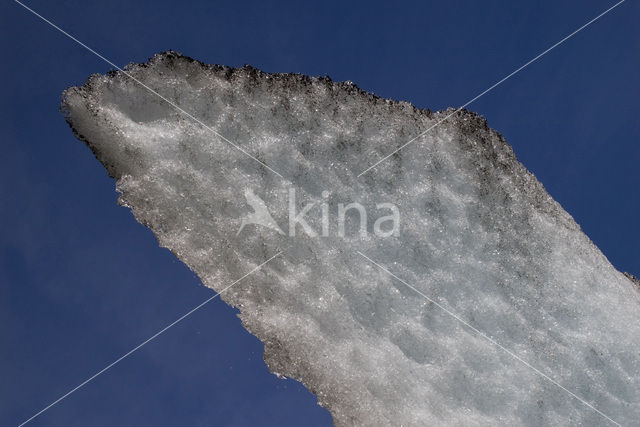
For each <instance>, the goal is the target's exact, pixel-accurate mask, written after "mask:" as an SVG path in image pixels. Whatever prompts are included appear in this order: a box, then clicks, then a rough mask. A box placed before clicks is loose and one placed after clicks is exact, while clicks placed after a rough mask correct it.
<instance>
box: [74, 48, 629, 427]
mask: <svg viewBox="0 0 640 427" xmlns="http://www.w3.org/2000/svg"><path fill="white" fill-rule="evenodd" d="M127 72H128V73H130V74H131V75H132V76H134V77H135V78H136V79H138V80H140V81H141V82H143V83H144V84H145V85H147V86H148V87H150V88H152V89H153V90H155V91H157V92H158V93H160V94H162V96H164V97H166V98H167V99H169V100H171V102H173V103H175V104H176V105H177V106H179V107H180V108H182V109H184V110H185V111H187V112H189V113H190V114H192V115H193V116H195V117H197V118H198V119H199V120H201V121H202V122H203V123H206V124H207V125H208V126H210V127H211V128H212V129H214V130H215V131H216V132H218V133H220V134H222V135H224V136H225V137H226V138H228V139H229V140H230V141H233V142H234V143H235V144H238V145H239V146H241V147H242V148H243V149H244V150H245V151H247V152H248V153H250V154H251V155H252V156H254V157H256V158H257V159H259V160H260V161H262V162H264V163H266V164H267V165H269V167H271V168H273V169H274V170H275V171H277V172H278V173H280V174H282V176H283V177H284V179H283V178H281V177H279V176H278V175H276V174H275V173H273V172H271V171H269V170H268V169H266V168H265V167H263V166H262V165H261V164H260V163H258V162H257V161H256V160H254V159H252V158H250V157H249V156H247V155H246V154H244V153H242V152H241V151H239V150H237V149H236V148H234V147H232V146H231V145H230V144H228V143H227V142H225V141H222V140H221V139H220V138H219V137H217V136H216V135H215V134H213V133H212V132H211V131H210V130H208V129H206V128H205V127H203V126H201V125H200V124H198V123H196V122H195V121H194V120H192V119H190V118H189V117H186V116H185V115H184V114H182V113H181V112H179V111H178V110H176V109H175V108H174V107H172V106H171V105H169V104H167V103H166V102H164V101H163V100H161V99H160V98H159V97H158V96H156V95H154V94H153V93H151V92H150V91H148V90H147V89H145V88H143V87H142V86H141V85H139V84H138V83H136V82H135V81H133V80H131V79H130V78H129V77H127V76H125V75H124V74H123V73H121V72H117V73H112V74H110V75H107V76H103V75H94V76H92V77H91V78H90V79H89V82H88V83H87V84H86V85H85V86H83V87H77V88H70V89H69V90H68V91H67V92H66V93H65V98H64V101H63V108H64V110H65V113H66V114H67V118H68V120H69V122H70V124H71V125H72V126H73V128H74V131H75V132H76V133H77V135H78V136H79V137H80V138H81V139H83V140H84V141H86V142H87V144H88V145H89V146H90V147H91V148H92V150H93V151H94V152H95V153H96V155H97V157H98V158H99V160H100V161H101V162H102V163H103V164H104V165H105V167H106V168H107V170H108V171H109V173H110V174H111V175H112V176H113V177H115V178H116V179H117V188H118V190H119V191H120V192H121V198H120V200H121V203H123V204H124V205H126V206H129V207H130V208H131V210H132V211H133V213H134V215H135V217H136V219H137V220H138V221H140V222H141V223H143V224H146V225H148V226H149V227H150V228H151V229H152V230H153V232H154V233H155V235H156V236H157V238H158V240H159V242H160V244H161V245H162V246H164V247H167V248H169V249H170V250H171V251H173V252H174V253H175V254H176V256H177V257H178V258H179V259H181V260H182V261H183V262H184V263H185V264H186V265H188V266H189V267H190V268H191V269H192V270H193V271H195V272H196V273H197V274H198V276H199V277H200V278H201V279H202V282H203V283H204V284H205V285H206V286H208V287H211V288H213V289H215V290H217V291H220V290H221V289H223V288H224V287H226V286H228V285H229V284H230V283H232V282H233V281H235V280H237V279H238V278H239V277H241V276H243V275H244V274H246V273H247V272H248V271H250V270H251V269H252V268H254V267H255V266H257V265H259V264H260V263H262V262H264V261H265V260H267V259H268V258H270V257H271V256H273V255H274V254H276V253H277V252H278V251H279V250H282V251H283V254H282V256H280V257H278V258H276V259H274V260H273V261H271V262H269V263H268V264H267V265H265V266H264V267H263V268H262V269H261V270H260V271H259V272H257V273H255V274H253V275H251V276H249V277H247V278H246V279H245V280H243V281H242V282H240V283H238V284H237V285H236V286H233V287H232V288H230V289H229V290H228V291H226V292H225V293H224V294H223V295H222V298H223V299H224V300H225V301H226V302H227V303H229V304H232V305H234V306H236V307H238V308H239V309H240V311H241V318H242V321H243V324H244V325H245V327H246V328H247V329H248V330H249V331H251V332H252V333H253V334H255V335H256V336H258V337H259V338H260V340H262V342H264V344H265V360H266V362H267V364H268V366H269V368H270V369H271V370H272V371H273V372H276V373H278V374H281V375H285V376H288V377H292V378H296V379H299V380H300V381H302V382H303V383H304V384H305V385H306V386H307V387H308V388H309V389H310V390H312V391H313V392H314V393H316V394H317V395H318V399H319V401H320V403H321V404H322V405H324V406H326V407H327V408H328V409H329V410H330V411H331V413H332V415H333V418H334V422H335V424H336V425H405V426H413V425H416V426H417V425H464V426H475V425H478V426H486V425H528V426H540V425H593V426H596V425H614V424H613V423H611V422H610V421H609V420H607V419H606V418H605V417H604V416H603V415H602V414H606V416H608V417H611V418H612V419H613V420H615V422H617V423H620V424H621V425H640V292H639V289H640V288H639V287H638V285H636V284H634V283H632V281H631V280H629V279H628V278H626V277H625V276H623V275H622V274H621V273H619V272H618V271H616V270H615V269H614V268H613V267H612V266H611V264H610V263H609V262H608V261H607V259H606V258H605V257H604V256H603V255H602V253H601V252H600V251H599V250H598V249H597V248H596V247H595V246H594V245H593V244H592V243H591V241H590V240H589V239H588V238H587V237H586V236H585V235H584V234H583V233H582V231H581V230H580V228H579V226H578V225H576V223H575V222H574V221H573V219H572V218H571V217H570V215H569V214H567V213H566V212H565V211H564V210H563V209H562V208H561V207H560V206H559V205H558V204H557V203H556V202H555V201H554V200H552V199H551V197H550V196H549V195H548V194H547V193H546V191H545V190H544V188H543V187H542V185H541V184H540V183H539V182H538V181H537V180H536V179H535V177H533V175H531V174H530V173H529V172H528V171H527V170H526V169H525V168H524V167H523V166H522V165H521V164H520V163H519V162H518V161H517V159H516V158H515V156H514V154H513V152H512V150H511V148H510V146H509V145H508V144H507V143H506V142H505V141H504V140H503V139H502V138H501V137H500V135H499V134H497V133H496V132H495V131H493V130H491V129H489V128H488V127H487V125H486V123H485V122H484V120H483V119H481V118H479V117H478V116H476V115H474V114H472V113H468V112H462V113H459V114H456V115H455V116H454V117H452V118H451V119H450V120H449V121H448V122H446V123H444V124H442V125H440V126H439V127H437V128H436V129H434V130H432V131H430V132H429V133H428V134H427V135H426V136H425V137H423V138H420V139H419V140H417V141H415V143H413V144H412V145H411V146H409V147H407V148H405V149H404V150H402V151H400V152H398V153H397V155H395V156H393V157H392V158H390V159H388V160H387V161H385V162H383V163H382V164H380V165H379V166H378V167H377V168H375V169H374V170H372V171H370V172H369V173H367V174H365V175H363V176H362V177H360V178H357V175H358V173H360V172H361V171H362V170H364V169H366V168H367V167H368V166H370V165H372V164H373V163H375V162H376V161H377V160H378V159H380V158H381V157H383V156H384V155H386V154H388V153H390V152H391V151H393V150H394V149H395V147H399V146H400V145H402V144H403V143H405V142H406V141H407V140H408V139H410V138H412V137H413V136H415V135H417V134H419V133H420V132H421V131H423V130H425V129H427V128H428V127H429V126H430V125H432V124H433V123H435V121H437V120H438V119H439V118H441V117H444V115H445V114H447V113H446V112H441V113H430V112H428V111H426V110H418V109H416V108H414V107H413V106H411V105H410V104H408V103H404V102H394V101H389V100H384V99H380V98H377V97H375V96H373V95H371V94H366V93H364V92H362V91H361V90H359V89H358V88H357V87H355V86H354V85H351V84H349V83H334V82H331V81H330V80H328V79H317V78H310V77H305V76H300V75H284V74H280V75H277V74H266V73H262V72H260V71H258V70H255V69H253V68H250V67H245V68H241V69H231V68H227V67H219V66H211V67H210V66H205V65H203V64H201V63H198V62H196V61H193V60H190V59H188V58H184V57H182V56H180V55H178V54H175V53H165V54H161V55H156V56H155V57H154V58H152V60H151V61H150V63H148V64H143V65H132V66H130V67H128V71H127ZM290 188H295V189H296V196H297V202H298V210H299V209H300V208H301V206H302V204H304V203H307V202H310V201H314V200H315V201H317V202H318V203H320V202H321V201H322V196H321V193H322V191H325V190H326V191H330V195H329V197H328V199H327V204H328V205H329V208H330V213H331V217H330V235H329V236H327V237H322V236H318V237H309V236H307V235H306V234H305V233H303V232H302V229H301V228H298V229H297V235H296V237H290V236H289V235H288V216H287V215H288V192H289V189H290ZM246 190H252V191H253V192H254V193H255V194H256V195H257V196H259V197H260V198H261V199H262V200H264V202H265V204H266V205H268V206H269V209H270V211H271V214H272V215H273V218H274V220H275V221H276V222H277V223H278V224H279V225H280V227H281V228H282V230H284V232H285V234H284V235H283V234H280V233H278V232H276V231H274V229H271V228H266V227H261V226H256V225H247V226H246V227H245V228H244V229H243V230H242V232H241V233H240V234H239V235H237V236H236V232H237V231H238V228H239V227H240V223H241V221H242V218H243V217H246V215H247V214H248V213H250V212H251V209H250V207H249V206H248V205H247V200H246V199H245V196H244V193H245V191H246ZM350 202H359V203H361V204H362V205H363V206H365V207H366V209H367V211H368V213H369V214H370V221H369V229H370V230H371V228H372V223H373V221H374V220H375V218H376V209H375V205H376V204H377V203H385V202H390V203H394V204H396V205H397V206H398V208H399V211H400V219H401V223H400V232H399V235H398V236H393V237H387V238H382V237H377V236H375V235H373V234H372V233H369V234H368V236H367V237H365V238H363V237H361V236H360V235H359V234H358V232H357V227H356V225H357V224H355V220H356V219H357V217H356V216H349V217H348V221H347V233H346V237H340V236H338V235H337V232H336V231H335V228H336V223H337V221H336V216H335V214H336V210H337V204H338V203H350ZM320 217H321V208H320V207H319V205H317V206H315V207H314V208H313V209H312V210H311V212H310V213H309V215H308V218H310V220H309V223H310V225H312V226H313V227H314V228H315V229H316V230H318V231H320V229H321V226H320ZM358 251H360V252H362V253H363V254H365V255H366V256H368V257H370V258H371V259H372V260H374V261H375V262H377V263H380V264H381V265H383V266H384V267H385V268H387V269H389V271H391V272H392V273H393V274H395V275H397V276H398V277H399V278H401V279H402V280H404V281H406V282H407V283H408V284H410V285H412V286H414V287H415V288H416V289H418V290H420V292H422V293H423V294H425V295H426V296H428V297H429V298H431V299H432V300H433V301H436V302H437V303H438V304H440V305H442V306H443V307H445V308H446V309H447V310H450V311H451V312H453V313H455V314H456V315H458V316H459V317H460V318H461V319H463V320H464V321H465V322H468V323H469V324H470V325H472V326H473V327H474V328H477V329H478V330H480V331H482V332H483V333H485V334H487V335H488V336H490V337H492V338H493V339H494V340H495V341H496V342H497V343H499V344H500V345H501V346H503V347H504V348H506V349H508V350H509V351H511V352H513V353H514V354H516V355H517V356H518V357H520V358H522V360H524V361H526V363H528V364H530V365H531V366H533V367H535V368H536V369H538V370H539V371H540V372H542V373H544V374H545V375H548V376H549V377H550V378H552V379H553V380H554V381H557V383H559V384H560V385H561V386H562V387H564V388H566V389H567V390H569V391H571V392H572V393H575V395H577V396H579V397H580V399H583V400H584V401H586V402H588V403H589V404H590V405H593V407H595V408H597V410H599V411H601V412H602V414H600V413H598V412H597V411H595V410H594V409H592V408H590V407H589V406H587V405H585V404H584V403H583V402H581V401H580V400H579V399H577V398H576V397H574V396H572V395H571V394H569V393H568V392H567V391H565V390H563V389H562V388H561V387H559V386H558V385H556V384H553V383H552V382H551V381H549V380H548V379H546V378H544V377H543V376H541V375H540V374H539V373H537V372H535V371H534V370H533V369H531V368H530V367H527V366H525V364H523V363H522V362H521V361H518V360H516V359H515V358H514V357H512V356H511V355H509V354H508V353H506V352H505V351H503V350H502V349H500V348H498V347H497V346H495V345H493V344H491V343H489V342H488V341H487V340H486V339H485V338H484V337H482V336H480V335H479V334H477V333H476V332H475V331H473V330H472V329H470V328H468V327H466V326H464V325H463V324H461V323H460V322H459V321H457V320H456V319H454V318H452V317H451V316H450V315H449V314H447V313H446V312H444V311H443V310H442V309H441V308H439V307H438V306H437V305H435V304H433V303H432V302H430V301H429V300H427V299H426V298H425V297H423V296H421V295H419V294H418V293H416V292H415V291H413V290H411V289H410V288H408V287H407V286H406V285H405V284H403V283H401V282H400V281H398V280H395V279H394V278H392V277H391V276H390V275H389V274H387V273H386V272H384V271H382V270H381V269H380V268H378V267H376V266H375V265H373V264H371V263H370V262H368V261H367V260H366V259H364V258H363V257H362V256H361V255H359V254H358ZM211 326H212V327H211V333H212V334H215V331H216V325H211Z"/></svg>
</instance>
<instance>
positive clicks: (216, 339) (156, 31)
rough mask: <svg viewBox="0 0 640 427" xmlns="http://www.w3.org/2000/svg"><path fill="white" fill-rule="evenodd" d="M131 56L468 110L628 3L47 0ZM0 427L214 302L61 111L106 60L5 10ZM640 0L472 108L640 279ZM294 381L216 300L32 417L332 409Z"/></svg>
mask: <svg viewBox="0 0 640 427" xmlns="http://www.w3.org/2000/svg"><path fill="white" fill-rule="evenodd" d="M25 2H26V4H27V5H29V6H30V7H33V8H34V9H35V10H37V11H38V12H40V13H41V14H43V15H44V16H46V17H47V18H49V19H51V20H52V21H53V22H55V23H56V24H58V25H59V26H61V27H62V28H64V29H66V30H67V31H69V32H71V33H72V34H74V35H75V36H76V37H78V38H79V39H80V40H82V41H84V42H85V43H87V44H88V45H90V46H91V47H93V48H94V49H96V50H98V51H99V52H101V53H102V54H103V55H105V56H106V57H108V58H109V59H111V60H113V61H114V62H115V63H117V64H119V65H125V64H126V63H128V62H141V61H145V60H146V59H147V58H148V57H149V56H151V55H152V54H153V53H155V52H159V51H164V50H167V49H174V50H178V51H180V52H182V53H183V54H185V55H188V56H191V57H194V58H197V59H199V60H201V61H204V62H208V63H219V64H226V65H231V66H240V65H243V64H245V63H248V64H251V65H253V66H256V67H258V68H261V69H263V70H266V71H271V72H297V73H305V74H310V75H316V76H317V75H324V74H328V75H329V76H331V77H332V78H333V79H334V80H351V81H353V82H355V83H356V84H358V85H359V86H360V87H361V88H363V89H365V90H367V91H371V92H374V93H376V94H378V95H380V96H383V97H390V98H395V99H402V100H408V101H410V102H412V103H414V104H415V105H417V106H420V107H426V108H430V109H432V110H437V109H442V108H446V107H449V106H454V107H455V106H459V105H461V104H463V103H464V102H466V101H467V100H468V99H469V98H471V97H472V96H474V95H475V94H477V93H478V92H480V91H482V90H484V89H485V88H486V87H488V86H489V85H490V84H492V83H493V82H495V81H496V80H498V79H500V78H502V77H503V76H504V75H506V74H508V73H509V72H511V71H512V70H513V69H515V68H516V67H518V66H519V65H521V64H522V63H524V62H526V61H527V60H528V59H530V58H531V57H533V56H534V55H536V54H537V53H539V52H540V51H541V50H543V49H545V48H547V47H549V46H550V45H552V44H553V43H555V42H556V41H558V40H559V39H561V38H562V37H564V36H565V35H567V34H568V33H570V32H572V31H573V30H574V29H575V28H577V27H579V26H580V25H582V24H584V23H585V22H586V21H588V20H589V19H591V18H592V17H594V16H595V15H597V14H599V13H600V12H601V11H603V10H604V9H606V8H607V7H609V6H610V5H612V4H613V3H614V2H613V1H585V0H579V1H578V0H576V1H557V0H554V1H542V2H519V1H483V2H478V1H474V0H469V1H439V2H428V1H427V2H412V3H395V4H393V2H388V1H385V2H377V1H371V0H369V1H363V2H351V3H349V4H345V3H342V2H330V1H322V2H315V3H309V4H306V3H305V2H300V1H296V2H278V3H275V2H274V3H269V2H263V1H261V2H255V3H251V2H244V1H225V2H192V3H186V2H177V1H171V2H167V1H139V2H135V3H134V2H130V1H121V0H114V1H108V2H105V1H100V2H98V1H79V0H78V1H59V2H51V1H42V0H38V1H35V0H25ZM0 20H1V23H2V24H1V27H0V34H1V37H2V39H1V40H2V46H3V49H4V54H3V56H4V61H3V65H2V67H0V76H1V81H3V82H4V86H5V89H4V90H5V92H4V93H3V95H2V100H1V101H0V117H1V119H0V120H1V121H2V134H1V139H0V141H1V143H2V151H1V153H2V154H1V155H0V178H1V181H0V201H1V204H0V425H16V424H17V423H19V422H21V421H23V420H25V419H26V418H28V417H30V416H31V415H33V414H34V413H35V412H37V411H38V410H40V409H42V407H44V406H45V405H46V404H48V403H50V402H51V401H53V400H55V399H56V398H58V397H59V396H60V395H62V394H64V393H65V392H67V391H68V390H69V389H71V388H72V387H74V386H75V385H77V384H78V383H80V382H82V381H83V380H85V379H86V378H87V377H88V376H90V375H91V374H93V373H94V372H96V371H98V370H100V369H101V368H103V367H104V366H105V365H106V364H108V363H109V362H111V361H113V360H114V359H116V358H117V357H119V356H120V355H121V354H123V353H125V352H126V351H128V350H129V349H130V348H132V347H133V346H135V345H137V344H138V343H139V342H141V341H142V340H144V339H146V338H147V337H149V336H150V335H152V334H153V333H155V332H156V331H157V330H159V329H160V328H162V327H163V326H165V325H166V324H167V323H169V322H171V321H173V320H174V319H176V318H177V317H179V316H180V315H181V314H183V313H184V312H186V311H187V310H189V309H190V308H191V307H193V306H195V305H197V304H199V303H200V302H202V301H203V300H204V299H206V298H207V297H209V296H210V295H211V291H210V290H208V289H206V288H204V287H203V286H201V285H200V284H199V281H198V279H197V278H196V277H194V276H193V274H192V273H191V272H190V271H189V270H188V269H187V268H186V267H184V266H183V265H182V264H180V263H179V262H178V261H176V259H175V258H174V257H173V256H172V255H171V254H170V253H169V252H168V251H167V250H164V249H160V248H159V247H158V245H157V243H156V241H155V238H154V237H153V235H152V234H151V232H149V231H148V230H147V229H145V228H144V227H143V226H141V225H139V224H137V223H136V222H135V220H134V219H133V217H132V215H131V214H130V212H129V211H128V210H127V209H125V208H122V207H118V206H117V205H116V203H115V201H116V193H115V191H114V182H113V181H112V180H111V179H110V178H108V176H107V174H106V173H105V171H104V169H103V168H102V166H101V165H100V164H99V163H98V162H97V160H95V159H94V157H93V155H92V154H91V153H90V151H89V150H88V149H87V148H86V147H85V146H84V145H83V144H82V143H80V142H79V141H77V140H76V139H75V138H74V137H73V135H72V133H71V131H70V130H69V128H68V126H67V125H66V123H65V121H64V119H63V117H62V115H61V114H60V113H59V112H58V107H59V102H60V93H61V92H62V91H63V90H64V89H65V88H66V87H67V86H70V85H79V84H82V83H84V81H85V80H86V78H87V76H88V75H90V74H92V73H104V72H106V71H108V70H109V69H110V67H109V65H107V64H105V63H104V62H102V61H101V60H100V59H98V58H96V57H95V56H94V55H92V54H91V53H89V52H87V51H86V50H84V49H83V48H81V47H80V46H78V45H76V44H74V43H73V42H72V41H71V40H69V39H67V38H65V37H64V36H63V35H61V34H59V33H57V32H56V31H55V30H53V29H52V28H51V27H49V26H47V25H46V24H45V23H43V22H42V21H39V20H38V19H37V18H36V17H34V16H33V15H31V14H29V13H28V12H27V11H26V10H24V9H23V8H22V7H20V6H19V5H17V4H15V3H13V2H11V1H4V2H3V3H2V6H0ZM638 22H640V5H639V4H638V2H637V1H634V0H628V1H627V2H626V3H625V4H623V5H621V6H620V7H619V8H618V9H616V10H614V11H613V12H611V13H610V14H609V15H607V16H605V17H604V18H602V19H601V20H600V21H598V22H597V23H595V24H594V25H593V26H591V27H589V28H587V29H586V30H585V31H583V32H582V33H580V34H578V35H577V36H576V37H574V38H573V39H571V40H569V41H568V42H567V43H565V44H564V45H562V46H560V47H558V48H557V49H555V50H554V51H552V52H551V53H549V54H548V55H547V56H545V57H544V58H542V59H541V60H540V61H539V62H537V63H535V64H533V65H532V66H530V67H529V68H527V69H525V70H524V71H523V72H521V73H520V74H518V75H517V76H515V77H514V78H512V79H510V80H509V81H507V82H506V83H504V84H503V85H502V86H500V87H499V88H497V89H496V90H494V91H493V92H491V93H489V94H488V95H486V96H485V97H483V98H482V99H480V100H479V101H477V102H476V103H474V104H473V105H471V106H470V107H469V109H471V110H474V111H477V112H479V113H480V114H482V115H483V116H485V117H486V118H487V120H488V121H489V125H490V126H491V127H493V128H494V129H497V130H498V131H499V132H501V133H502V134H503V135H504V136H505V138H506V139H507V140H508V141H509V143H511V145H512V146H513V147H514V149H515V152H516V154H517V155H518V157H519V158H520V160H521V161H522V162H523V163H524V164H525V166H527V167H528V168H529V169H530V170H531V171H533V172H534V173H535V175H536V176H537V177H538V179H540V181H542V183H543V184H544V185H545V187H546V188H547V190H548V191H549V192H550V193H551V195H552V196H553V197H554V198H555V199H556V200H558V201H559V202H560V203H561V204H562V206H563V207H564V208H565V209H566V210H567V211H568V212H569V213H570V214H571V215H573V217H574V218H575V219H576V221H577V222H578V223H579V224H580V225H581V226H582V227H583V229H584V230H585V232H586V233H587V234H588V235H589V237H590V238H591V239H592V240H593V241H594V242H595V243H596V245H598V246H599V247H600V249H601V250H602V251H603V252H604V254H605V255H606V256H607V257H608V258H609V260H610V261H611V262H612V263H613V264H614V265H615V266H616V267H617V268H618V269H620V270H623V271H629V272H631V273H634V274H636V275H640V263H639V262H638V260H639V255H640V245H639V242H640V227H639V226H638V221H637V214H638V212H639V209H640V197H639V196H638V188H639V187H640V168H639V167H638V166H639V164H640V146H639V145H638V141H639V137H640V125H639V119H638V118H639V117H640V109H639V107H638V99H640V79H639V78H638V76H640V30H639V26H638ZM315 402H316V399H315V396H313V395H311V394H310V393H309V392H307V391H306V390H305V389H304V388H303V387H302V386H301V385H299V384H298V383H296V382H294V381H291V380H287V381H283V380H279V379H277V378H276V377H275V376H273V375H271V374H269V373H268V371H267V369H266V367H265V365H264V362H263V361H262V345H261V344H260V342H259V341H258V340H257V339H255V338H254V337H253V336H251V335H249V334H248V333H247V332H245V331H244V330H243V329H242V327H241V325H240V322H239V320H238V319H237V317H236V311H235V310H233V309H230V308H229V307H227V306H226V305H225V304H224V303H223V302H222V301H219V300H216V301H214V302H213V303H211V304H210V305H208V306H206V307H205V308H203V309H202V310H200V311H199V312H197V313H195V314H194V315H192V316H191V317H189V318H188V319H187V320H185V321H184V322H183V323H181V324H179V325H178V326H176V327H174V328H173V329H171V330H169V331H168V332H167V333H165V334H164V335H162V336H161V337H159V338H158V339H157V340H155V341H154V342H152V343H150V344H148V345H147V346H145V347H144V348H143V349H142V350H140V351H139V352H137V353H135V354H134V355H133V356H132V357H130V358H128V359H126V360H125V361H123V362H122V363H120V364H119V365H117V366H116V367H115V368H113V369H112V370H111V371H109V372H107V373H106V374H104V375H102V376H100V377H99V378H97V379H96V380H95V381H93V382H92V383H90V384H88V385H87V386H86V387H84V388H83V389H81V390H79V391H78V392H76V393H75V394H73V395H71V396H70V397H69V398H67V399H65V400H64V401H62V402H61V403H60V404H58V405H57V406H55V407H53V408H52V409H50V410H49V411H47V412H46V413H45V414H43V415H42V416H40V417H39V418H38V419H36V420H35V421H34V422H33V425H52V426H63V425H64V426H68V425H82V426H84V425H92V426H101V425H104V426H112V425H147V424H148V425H229V426H247V425H294V424H300V423H301V422H304V424H305V425H309V426H313V425H317V426H326V425H329V424H330V422H331V418H330V416H329V414H328V413H327V412H326V411H325V410H324V409H322V408H321V407H319V406H317V405H316V403H315Z"/></svg>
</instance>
